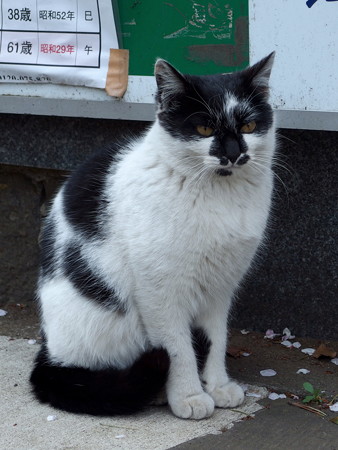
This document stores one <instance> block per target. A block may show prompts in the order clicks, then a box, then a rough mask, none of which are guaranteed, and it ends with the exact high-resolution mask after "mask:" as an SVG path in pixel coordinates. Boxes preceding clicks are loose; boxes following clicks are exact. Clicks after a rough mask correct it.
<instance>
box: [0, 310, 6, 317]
mask: <svg viewBox="0 0 338 450" xmlns="http://www.w3.org/2000/svg"><path fill="white" fill-rule="evenodd" d="M6 314H8V313H7V311H5V310H4V309H0V317H3V316H6Z"/></svg>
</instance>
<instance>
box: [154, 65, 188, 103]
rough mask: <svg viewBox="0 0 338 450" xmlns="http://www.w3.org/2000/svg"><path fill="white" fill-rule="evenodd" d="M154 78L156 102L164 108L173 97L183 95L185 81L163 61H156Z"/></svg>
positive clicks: (173, 68)
mask: <svg viewBox="0 0 338 450" xmlns="http://www.w3.org/2000/svg"><path fill="white" fill-rule="evenodd" d="M155 78H156V83H157V101H158V102H159V103H160V104H161V105H162V106H164V107H166V106H167V104H168V102H169V101H170V100H171V99H172V97H173V96H175V95H177V94H180V93H184V92H185V87H186V83H187V81H186V79H185V77H184V75H182V74H181V73H180V72H179V71H178V70H176V69H175V67H173V66H172V65H171V64H169V63H168V62H167V61H165V60H164V59H158V60H157V61H156V64H155Z"/></svg>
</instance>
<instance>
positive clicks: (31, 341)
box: [28, 339, 36, 345]
mask: <svg viewBox="0 0 338 450" xmlns="http://www.w3.org/2000/svg"><path fill="white" fill-rule="evenodd" d="M28 344H29V345H34V344H36V339H29V340H28Z"/></svg>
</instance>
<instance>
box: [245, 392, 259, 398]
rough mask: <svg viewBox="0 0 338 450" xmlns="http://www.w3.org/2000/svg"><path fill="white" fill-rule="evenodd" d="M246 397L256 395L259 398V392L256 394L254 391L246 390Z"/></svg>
mask: <svg viewBox="0 0 338 450" xmlns="http://www.w3.org/2000/svg"><path fill="white" fill-rule="evenodd" d="M245 395H246V397H256V398H261V397H262V396H261V394H256V393H255V392H246V393H245Z"/></svg>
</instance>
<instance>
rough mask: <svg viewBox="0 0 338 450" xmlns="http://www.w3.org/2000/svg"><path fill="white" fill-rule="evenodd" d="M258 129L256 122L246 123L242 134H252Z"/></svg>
mask: <svg viewBox="0 0 338 450" xmlns="http://www.w3.org/2000/svg"><path fill="white" fill-rule="evenodd" d="M255 128H256V122H255V121H254V120H252V121H251V122H248V123H245V124H244V125H242V126H241V133H252V132H253V131H254V130H255Z"/></svg>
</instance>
